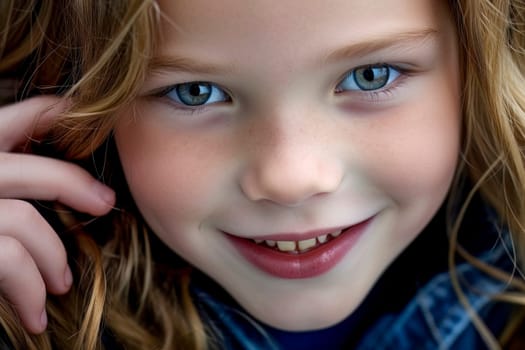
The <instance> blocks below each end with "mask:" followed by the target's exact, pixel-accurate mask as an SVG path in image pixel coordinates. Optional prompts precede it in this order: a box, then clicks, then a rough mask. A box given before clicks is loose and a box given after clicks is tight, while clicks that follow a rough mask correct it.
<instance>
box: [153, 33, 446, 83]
mask: <svg viewBox="0 0 525 350" xmlns="http://www.w3.org/2000/svg"><path fill="white" fill-rule="evenodd" d="M436 34H437V30H435V29H432V28H428V29H423V30H418V31H408V32H402V33H392V34H388V35H385V36H380V37H377V38H372V39H366V40H364V41H362V42H357V43H352V44H350V45H348V46H345V47H342V48H340V49H337V50H335V51H333V52H331V53H329V54H328V55H327V56H325V59H324V60H323V62H325V63H330V62H334V61H340V60H343V59H345V58H348V57H359V56H365V55H367V54H370V53H372V52H375V51H379V50H383V49H386V48H393V47H396V46H406V45H410V44H413V43H414V42H424V41H426V40H429V39H432V38H433V37H435V36H436ZM148 69H149V71H150V72H152V73H160V72H188V73H197V74H199V73H200V74H218V73H222V74H228V73H232V72H233V71H234V66H233V65H220V64H213V63H207V62H199V61H196V60H195V59H190V58H188V57H183V56H175V55H169V56H168V55H165V56H158V57H154V58H152V59H151V61H150V62H149V66H148Z"/></svg>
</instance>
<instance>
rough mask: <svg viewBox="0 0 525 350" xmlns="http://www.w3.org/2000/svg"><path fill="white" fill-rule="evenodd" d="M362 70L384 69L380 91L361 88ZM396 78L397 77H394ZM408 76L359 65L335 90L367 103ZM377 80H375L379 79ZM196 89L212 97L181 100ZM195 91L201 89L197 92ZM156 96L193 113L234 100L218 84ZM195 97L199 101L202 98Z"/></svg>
mask: <svg viewBox="0 0 525 350" xmlns="http://www.w3.org/2000/svg"><path fill="white" fill-rule="evenodd" d="M360 70H363V73H365V72H368V74H370V73H371V72H372V73H374V74H375V73H381V70H382V73H383V74H384V75H386V77H385V79H386V81H385V82H384V84H383V85H381V86H379V87H378V88H371V89H365V88H363V87H362V86H361V87H360V86H359V84H360V83H359V82H358V78H357V77H356V73H357V72H359V71H360ZM392 73H394V74H392ZM392 75H393V76H394V77H392ZM407 75H408V72H407V71H406V70H405V69H402V68H400V67H397V66H394V65H391V64H386V63H376V64H369V65H364V66H359V67H357V68H354V69H352V70H350V71H349V72H347V73H345V74H344V76H343V78H341V79H340V81H339V83H338V84H337V85H336V87H335V93H336V94H344V93H354V94H359V95H360V96H361V97H363V98H364V99H365V100H370V101H376V100H378V99H380V98H381V97H383V96H385V95H390V94H391V93H392V92H393V90H395V89H396V88H397V87H398V86H399V84H400V81H402V80H403V79H402V78H404V77H406V76H407ZM373 78H375V76H374V77H373ZM347 79H348V82H347ZM365 79H366V77H365ZM345 83H349V84H350V85H354V86H352V88H351V89H348V88H347V89H346V90H345V89H344V88H341V86H342V85H343V84H345ZM361 83H362V82H361ZM347 85H348V84H347ZM192 89H193V90H194V92H195V93H201V92H202V91H203V90H205V91H206V93H209V96H208V97H207V98H205V99H204V100H203V101H202V102H201V103H197V104H195V105H190V104H187V103H185V102H184V101H183V99H184V98H181V91H183V92H190V93H191V90H192ZM195 89H199V90H198V91H197V90H195ZM172 93H174V95H172V96H171V97H170V94H172ZM217 96H219V100H217V101H213V102H211V103H208V101H209V100H210V99H211V98H212V97H214V98H215V99H217ZM154 97H161V98H167V99H169V100H170V102H171V103H172V104H173V105H175V108H177V109H180V110H186V111H189V112H192V113H196V112H199V111H201V110H203V109H205V108H207V107H208V106H210V105H214V104H216V103H227V102H231V101H232V98H231V96H230V94H229V93H228V92H226V91H225V90H224V89H223V88H221V87H220V86H218V85H217V84H214V83H211V82H206V81H192V82H186V83H180V84H175V85H171V86H168V87H166V88H164V89H162V90H161V91H159V92H157V93H155V94H154ZM195 97H196V98H198V96H195ZM199 102H200V101H199Z"/></svg>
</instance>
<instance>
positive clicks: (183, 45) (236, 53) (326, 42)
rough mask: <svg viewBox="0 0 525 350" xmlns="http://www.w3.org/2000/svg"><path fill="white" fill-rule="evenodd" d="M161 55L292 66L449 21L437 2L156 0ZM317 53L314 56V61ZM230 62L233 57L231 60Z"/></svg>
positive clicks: (438, 27)
mask: <svg viewBox="0 0 525 350" xmlns="http://www.w3.org/2000/svg"><path fill="white" fill-rule="evenodd" d="M158 3H159V6H160V9H161V11H162V14H163V16H162V23H161V45H160V46H159V51H160V52H159V55H160V56H171V55H175V56H177V55H180V54H181V53H183V54H184V55H186V56H189V57H201V58H203V57H204V58H210V59H211V60H213V61H218V62H228V63H229V64H233V65H235V64H246V61H250V62H253V63H254V64H260V65H267V64H272V63H275V64H279V65H281V66H287V65H288V66H290V67H291V66H294V65H295V64H297V63H298V62H297V60H298V59H299V58H301V59H306V58H308V57H312V59H313V56H315V55H317V56H322V55H323V54H325V53H326V52H330V51H333V50H336V49H338V48H340V47H343V46H347V45H351V44H353V43H359V42H362V41H366V40H368V39H375V38H376V37H384V36H392V35H395V34H396V33H406V32H415V31H422V30H436V31H438V32H439V31H441V30H442V29H443V28H445V27H449V28H450V27H452V24H451V23H452V22H451V21H450V18H449V17H450V16H449V13H448V8H447V6H448V5H447V2H446V1H442V0H374V1H370V0H308V1H304V0H249V1H248V0H221V1H210V0H179V1H174V0H159V1H158ZM317 58H318V57H316V59H317ZM232 61H233V62H232Z"/></svg>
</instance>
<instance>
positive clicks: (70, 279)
mask: <svg viewBox="0 0 525 350" xmlns="http://www.w3.org/2000/svg"><path fill="white" fill-rule="evenodd" d="M64 283H65V285H66V287H68V288H69V287H70V286H71V284H73V274H72V273H71V270H70V269H69V267H66V272H65V274H64Z"/></svg>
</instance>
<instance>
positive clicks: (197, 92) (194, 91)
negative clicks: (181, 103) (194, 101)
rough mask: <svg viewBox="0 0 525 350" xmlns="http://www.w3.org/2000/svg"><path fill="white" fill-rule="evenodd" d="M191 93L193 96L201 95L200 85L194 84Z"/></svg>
mask: <svg viewBox="0 0 525 350" xmlns="http://www.w3.org/2000/svg"><path fill="white" fill-rule="evenodd" d="M189 92H190V95H191V96H195V97H198V96H199V95H200V94H201V88H200V86H199V84H192V85H191V86H190V91H189Z"/></svg>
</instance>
